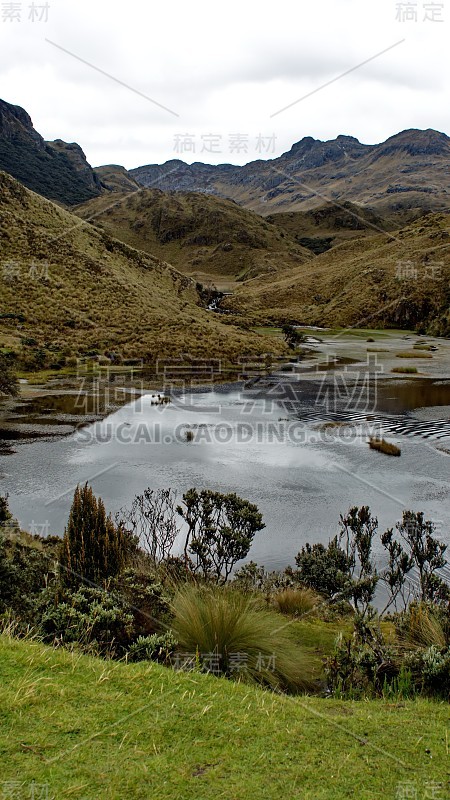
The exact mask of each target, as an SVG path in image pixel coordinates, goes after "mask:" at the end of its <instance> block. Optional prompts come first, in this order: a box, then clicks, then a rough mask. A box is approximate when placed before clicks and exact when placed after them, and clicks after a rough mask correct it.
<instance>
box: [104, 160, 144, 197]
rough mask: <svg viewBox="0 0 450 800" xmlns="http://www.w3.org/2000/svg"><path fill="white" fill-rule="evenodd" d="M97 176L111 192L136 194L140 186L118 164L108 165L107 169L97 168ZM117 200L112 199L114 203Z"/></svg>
mask: <svg viewBox="0 0 450 800" xmlns="http://www.w3.org/2000/svg"><path fill="white" fill-rule="evenodd" d="M94 172H95V174H96V175H97V177H98V179H99V180H100V182H101V184H102V186H104V187H105V188H106V189H109V191H110V192H136V191H137V190H138V189H139V188H142V187H140V186H139V184H138V183H137V182H136V181H135V180H134V178H132V177H131V175H130V173H129V172H127V170H126V169H125V167H121V166H119V165H118V164H108V165H107V166H105V167H96V169H94ZM115 199H116V198H112V199H111V198H110V202H113V201H114V200H115Z"/></svg>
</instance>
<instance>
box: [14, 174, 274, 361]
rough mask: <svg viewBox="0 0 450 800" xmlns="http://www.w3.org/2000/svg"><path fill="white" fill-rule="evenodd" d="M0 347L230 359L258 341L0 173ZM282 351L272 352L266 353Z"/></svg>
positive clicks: (176, 281) (158, 268) (173, 280)
mask: <svg viewBox="0 0 450 800" xmlns="http://www.w3.org/2000/svg"><path fill="white" fill-rule="evenodd" d="M0 247H1V251H0V252H1V265H0V290H1V306H0V311H1V313H0V343H3V344H8V345H9V346H12V347H13V348H18V347H19V346H20V343H21V341H24V340H25V341H26V340H27V339H30V338H31V339H32V340H35V344H37V345H38V346H43V345H44V344H45V345H46V346H47V347H51V348H53V349H55V350H58V349H59V350H61V349H68V350H69V352H72V353H75V354H77V353H86V352H89V351H92V350H94V351H98V352H100V353H103V352H105V350H113V351H116V352H117V351H119V353H120V354H121V355H123V356H126V357H135V358H137V357H139V358H142V357H145V358H147V359H148V360H150V361H151V360H152V359H156V358H163V357H166V358H170V357H180V356H181V354H182V353H183V352H184V353H190V354H191V355H192V356H198V357H208V356H209V357H211V356H214V357H216V358H223V359H224V360H227V359H230V360H237V359H238V357H239V356H241V355H243V354H245V353H261V352H265V351H266V349H267V342H266V341H265V340H264V338H263V337H259V336H256V335H253V334H251V333H246V332H244V331H242V330H239V329H237V328H235V327H233V326H231V325H224V324H222V323H221V321H220V319H219V318H218V316H217V315H214V314H212V313H211V312H208V311H206V310H205V309H203V308H200V307H199V303H200V299H199V296H198V294H197V291H196V288H195V284H194V283H193V282H192V281H191V280H189V279H188V278H186V277H184V276H182V275H181V274H180V273H179V272H177V271H176V270H175V269H173V268H172V267H171V266H170V265H168V264H166V263H164V262H163V261H160V260H159V259H157V258H154V257H152V256H149V255H146V254H144V253H140V252H138V251H137V250H134V249H132V248H130V247H128V246H126V245H124V244H123V243H122V242H119V241H117V240H115V239H113V238H112V237H111V236H109V235H108V234H107V233H105V232H102V231H98V230H96V229H94V228H93V227H92V226H90V225H86V224H84V223H83V222H81V221H80V219H79V218H78V217H74V216H73V215H71V214H69V213H68V212H66V211H63V210H62V209H60V208H58V207H57V206H55V205H54V204H52V203H51V202H49V201H47V200H44V199H43V198H41V197H39V196H38V195H36V194H33V193H32V192H30V191H29V190H27V189H25V188H24V187H23V186H21V184H19V183H18V182H17V181H15V180H14V179H13V178H11V177H10V176H9V175H6V174H5V173H0ZM277 348H278V349H279V350H280V349H282V347H281V345H280V344H275V345H274V349H275V350H276V349H277Z"/></svg>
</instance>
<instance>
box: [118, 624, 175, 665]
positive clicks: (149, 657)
mask: <svg viewBox="0 0 450 800" xmlns="http://www.w3.org/2000/svg"><path fill="white" fill-rule="evenodd" d="M177 644H178V642H177V640H176V639H175V637H174V635H173V634H172V632H171V631H167V633H163V634H161V635H158V634H157V633H154V634H152V635H151V636H139V637H138V638H137V639H136V641H135V642H133V643H132V644H131V645H130V646H129V648H128V651H127V660H128V661H158V662H159V663H160V664H167V663H169V661H170V659H171V657H172V655H173V653H174V650H175V648H176V646H177Z"/></svg>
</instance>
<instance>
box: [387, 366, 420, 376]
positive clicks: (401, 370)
mask: <svg viewBox="0 0 450 800" xmlns="http://www.w3.org/2000/svg"><path fill="white" fill-rule="evenodd" d="M391 372H396V373H397V374H400V375H417V367H394V368H393V369H392V370H391Z"/></svg>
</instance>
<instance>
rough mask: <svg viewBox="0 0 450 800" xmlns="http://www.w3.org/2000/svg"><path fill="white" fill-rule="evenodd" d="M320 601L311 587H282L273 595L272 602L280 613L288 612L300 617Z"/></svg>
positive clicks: (310, 611)
mask: <svg viewBox="0 0 450 800" xmlns="http://www.w3.org/2000/svg"><path fill="white" fill-rule="evenodd" d="M321 602H322V598H321V597H320V595H318V594H316V592H313V591H312V589H300V588H299V589H291V588H288V589H284V590H283V591H282V592H279V593H278V594H276V595H274V597H273V603H274V605H275V608H276V609H277V611H280V613H281V614H289V615H290V616H292V617H300V616H302V615H303V614H309V615H311V613H312V612H313V610H314V609H315V608H316V607H317V606H319V605H320V604H321Z"/></svg>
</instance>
